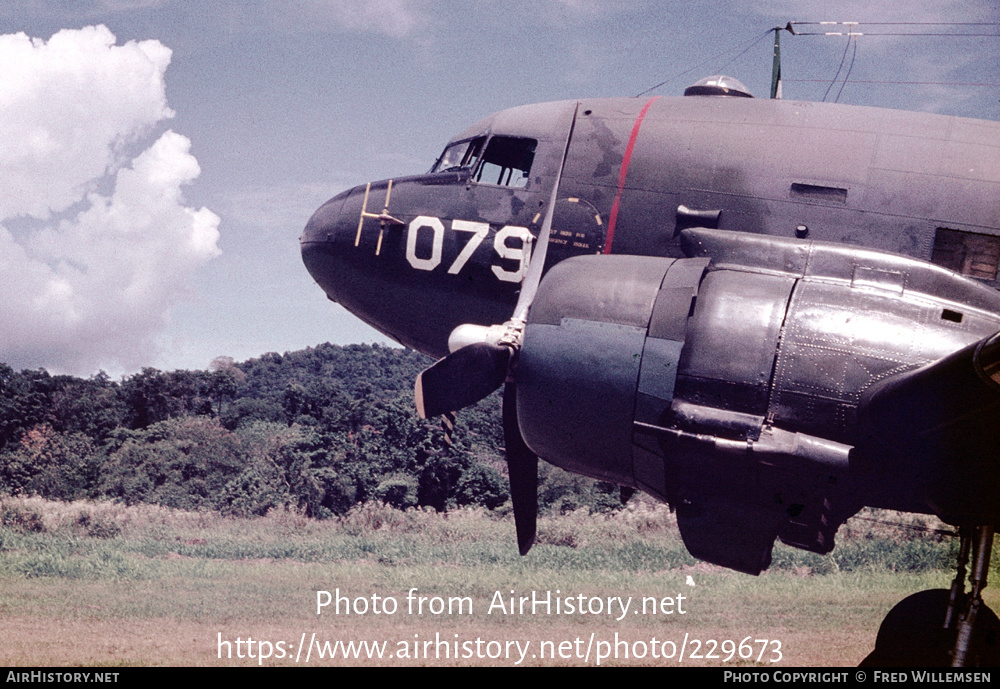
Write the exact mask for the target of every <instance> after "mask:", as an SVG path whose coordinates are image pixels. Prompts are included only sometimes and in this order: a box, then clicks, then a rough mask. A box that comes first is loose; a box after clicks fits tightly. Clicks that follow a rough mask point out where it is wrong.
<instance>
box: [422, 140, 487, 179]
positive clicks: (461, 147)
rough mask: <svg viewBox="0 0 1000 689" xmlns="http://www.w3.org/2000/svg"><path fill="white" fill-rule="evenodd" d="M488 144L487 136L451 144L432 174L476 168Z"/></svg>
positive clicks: (435, 165)
mask: <svg viewBox="0 0 1000 689" xmlns="http://www.w3.org/2000/svg"><path fill="white" fill-rule="evenodd" d="M484 143H486V137H485V136H479V137H476V138H475V139H466V140H465V141H459V142H457V143H453V144H450V145H449V146H447V147H446V148H445V149H444V153H442V154H441V157H440V158H438V161H437V162H436V163H434V167H432V168H431V172H448V171H449V170H461V169H462V168H466V167H475V165H476V163H478V162H479V154H480V153H482V152H483V144H484Z"/></svg>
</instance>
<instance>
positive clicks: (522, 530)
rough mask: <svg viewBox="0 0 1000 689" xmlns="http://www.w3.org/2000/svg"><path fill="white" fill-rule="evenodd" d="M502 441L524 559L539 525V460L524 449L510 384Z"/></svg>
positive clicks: (505, 393) (510, 383)
mask: <svg viewBox="0 0 1000 689" xmlns="http://www.w3.org/2000/svg"><path fill="white" fill-rule="evenodd" d="M503 437H504V444H505V445H506V446H507V473H508V475H509V476H510V502H511V504H512V505H513V506H514V528H515V529H516V531H517V549H518V550H519V551H520V552H521V555H527V554H528V551H529V550H531V546H532V545H533V544H534V542H535V533H536V530H537V524H538V456H537V455H536V454H535V453H534V452H532V451H531V450H529V449H528V446H527V445H525V443H524V438H522V437H521V430H520V429H519V428H518V427H517V384H516V383H514V382H513V381H508V382H507V384H506V385H505V386H504V389H503Z"/></svg>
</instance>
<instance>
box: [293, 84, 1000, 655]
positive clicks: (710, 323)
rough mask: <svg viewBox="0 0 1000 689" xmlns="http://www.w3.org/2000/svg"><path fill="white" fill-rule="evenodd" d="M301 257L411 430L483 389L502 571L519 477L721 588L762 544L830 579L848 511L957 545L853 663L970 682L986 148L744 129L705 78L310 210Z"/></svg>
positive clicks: (998, 157)
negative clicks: (666, 542)
mask: <svg viewBox="0 0 1000 689" xmlns="http://www.w3.org/2000/svg"><path fill="white" fill-rule="evenodd" d="M301 248H302V257H303V260H304V262H305V264H306V266H307V267H308V269H309V272H310V273H311V274H312V276H313V277H314V278H315V280H316V281H317V282H318V283H319V285H320V286H321V287H322V288H323V290H324V291H325V292H326V294H327V295H328V296H329V298H330V299H332V300H334V301H336V302H339V303H340V304H342V305H343V306H345V307H346V308H347V309H349V310H350V311H352V312H353V313H354V314H356V315H357V316H359V317H360V318H361V319H363V320H364V321H366V322H367V323H369V324H371V325H372V326H374V327H376V328H378V329H379V330H381V331H382V332H384V333H385V334H387V335H389V336H390V337H392V338H394V339H396V340H397V341H399V342H401V343H403V344H404V345H407V346H409V347H412V348H414V349H417V350H419V351H421V352H424V353H426V354H429V355H431V356H434V357H442V358H441V359H440V361H438V362H437V363H436V364H434V365H433V366H431V367H430V368H429V369H427V370H426V371H425V372H424V373H422V374H421V376H420V379H419V380H418V381H417V384H416V401H417V408H418V411H419V413H420V414H421V416H423V417H425V418H427V417H434V416H437V415H442V414H445V415H447V414H450V413H451V412H454V411H456V410H458V409H461V408H462V407H465V406H467V405H469V404H472V403H474V402H476V401H478V400H479V399H481V398H483V397H485V396H486V395H488V394H489V393H490V392H492V391H493V390H495V389H497V388H498V387H500V386H501V385H504V386H505V389H504V402H503V424H504V430H505V436H506V441H507V456H508V464H509V469H510V481H511V494H512V501H513V505H514V511H515V521H516V529H517V538H518V543H519V546H520V549H521V552H522V553H526V552H527V550H528V548H530V547H531V543H532V541H533V539H534V535H535V510H536V482H537V458H539V457H540V458H542V459H544V460H545V461H548V462H551V463H552V464H555V465H558V466H560V467H563V468H565V469H568V470H569V471H573V472H577V473H580V474H584V475H587V476H591V477H594V478H598V479H601V480H604V481H610V482H614V483H616V484H619V485H621V486H624V487H627V488H631V489H638V490H642V491H645V492H646V493H649V494H650V495H653V496H655V497H657V498H659V499H661V500H664V501H667V502H668V503H669V504H670V505H672V506H673V507H674V508H676V513H677V522H678V525H679V528H680V533H681V536H682V538H683V540H684V543H685V545H686V546H687V548H688V550H689V551H690V552H691V554H692V555H694V556H695V557H698V558H700V559H703V560H707V561H708V562H712V563H715V564H718V565H722V566H725V567H730V568H733V569H736V570H739V571H742V572H748V573H751V574H757V573H759V572H761V571H762V570H764V569H766V568H767V567H768V565H769V564H770V560H771V549H772V546H773V544H774V541H775V539H780V540H781V541H782V542H784V543H787V544H789V545H792V546H795V547H798V548H803V549H806V550H810V551H813V552H817V553H827V552H830V551H831V550H832V549H833V547H834V535H835V534H836V532H837V529H838V527H839V526H840V525H841V524H842V523H843V522H844V521H845V520H846V519H848V518H849V517H850V516H852V515H854V514H855V513H856V512H857V511H858V510H859V509H860V508H862V507H864V506H873V507H880V508H888V509H893V510H903V511H910V512H918V513H927V514H935V515H937V516H939V517H940V518H941V519H942V520H944V521H945V522H947V523H948V524H952V525H955V526H957V527H959V532H960V534H961V549H960V555H959V561H958V565H957V568H956V570H957V575H956V577H955V581H954V584H953V585H952V589H951V591H947V590H941V591H929V592H923V593H921V594H916V595H915V596H911V597H910V598H908V599H907V600H906V601H904V602H903V603H901V604H900V605H899V606H897V608H895V609H894V610H893V612H892V613H890V615H889V616H888V617H887V618H886V620H885V622H884V623H883V626H882V631H881V632H880V634H879V641H878V643H877V645H876V651H875V652H874V653H873V654H872V656H870V657H869V659H868V661H869V662H873V663H893V662H913V661H914V659H916V660H917V662H919V663H921V664H926V663H928V662H940V663H953V664H956V665H963V664H974V663H993V662H996V661H997V660H998V659H1000V655H998V651H997V646H998V645H1000V633H998V632H1000V624H998V623H997V618H996V616H995V615H993V613H992V612H991V611H990V610H989V609H988V608H986V606H985V605H983V603H982V599H981V595H980V592H981V589H982V588H983V587H984V586H985V585H986V573H987V570H988V566H989V561H990V552H991V545H992V542H993V531H994V528H995V526H996V525H997V524H998V523H1000V464H998V456H997V450H998V448H1000V292H998V291H997V288H998V287H1000V281H998V268H1000V123H997V122H986V121H979V120H970V119H961V118H957V117H945V116H940V115H933V114H925V113H913V112H898V111H892V110H884V109H877V108H869V107H854V106H846V105H835V104H823V103H808V102H793V101H787V100H773V99H757V98H753V97H752V96H751V94H750V93H749V92H748V91H747V90H746V88H745V87H744V86H743V85H742V84H740V83H739V82H738V81H736V80H735V79H732V78H730V77H723V76H717V77H709V78H707V79H704V80H702V81H700V82H698V83H697V84H695V85H693V86H691V87H689V88H688V89H687V90H686V91H685V95H684V97H653V98H602V99H594V100H578V101H563V102H554V103H542V104H536V105H526V106H523V107H516V108H512V109H510V110H505V111H502V112H499V113H496V114H494V115H492V116H490V117H487V118H486V119H484V120H482V121H480V122H477V123H476V124H474V125H472V126H471V127H469V128H468V129H466V130H465V131H463V132H461V133H460V134H459V135H458V136H456V137H455V138H454V139H452V140H451V141H450V142H449V143H448V144H447V145H446V146H445V148H444V151H443V152H442V153H441V156H440V158H438V160H437V161H436V162H435V163H434V165H433V166H432V167H431V169H430V172H428V173H427V174H423V175H417V176H410V177H399V178H394V179H390V180H384V181H380V182H372V183H369V184H365V185H362V186H358V187H355V188H353V189H350V190H348V191H345V192H343V193H341V194H338V195H337V196H335V197H334V198H332V199H331V200H330V201H328V202H327V203H325V204H324V205H323V206H322V207H321V208H320V209H319V210H317V211H316V213H315V214H314V215H313V217H312V219H311V220H310V221H309V223H308V225H307V226H306V228H305V232H304V233H303V235H302V237H301ZM543 276H544V278H543ZM970 559H971V574H970V576H969V580H970V590H969V591H966V581H965V579H966V568H967V565H969V561H970ZM914 629H919V633H914V631H913V630H914ZM907 652H909V653H910V655H907Z"/></svg>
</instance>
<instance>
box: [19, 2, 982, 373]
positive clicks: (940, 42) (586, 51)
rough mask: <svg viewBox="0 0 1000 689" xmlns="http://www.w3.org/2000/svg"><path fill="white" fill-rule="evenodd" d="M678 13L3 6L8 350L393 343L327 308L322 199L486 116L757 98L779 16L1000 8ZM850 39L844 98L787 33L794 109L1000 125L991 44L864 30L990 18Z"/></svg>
mask: <svg viewBox="0 0 1000 689" xmlns="http://www.w3.org/2000/svg"><path fill="white" fill-rule="evenodd" d="M671 5H673V4H667V3H661V2H655V1H648V2H647V1H644V0H636V1H634V2H612V1H605V2H602V1H600V0H538V1H536V2H516V1H515V2H503V3H498V2H485V1H481V0H465V1H437V2H430V1H429V0H368V1H363V0H289V1H285V2H277V1H272V0H256V1H254V2H246V1H242V0H241V1H236V0H217V1H215V2H185V1H181V0H76V1H73V2H53V1H51V0H45V1H42V0H37V1H29V2H18V1H15V2H9V3H5V4H4V5H3V6H2V7H0V34H4V35H5V36H4V41H0V47H3V46H6V48H5V49H0V62H3V61H6V63H7V64H0V87H2V88H0V122H5V123H8V124H0V162H2V163H4V164H5V165H6V167H7V175H8V182H7V184H6V185H3V186H5V187H6V189H7V191H6V192H5V191H3V190H0V216H2V217H0V245H2V246H0V249H2V251H0V269H2V270H3V273H0V274H3V275H4V277H3V278H2V279H3V281H4V282H3V283H0V284H4V286H5V287H6V291H7V294H8V298H7V299H6V301H7V302H8V303H7V305H6V306H2V307H0V321H3V323H2V324H0V360H4V361H7V362H8V363H10V364H11V365H13V366H15V367H18V368H20V367H45V368H47V369H49V370H50V371H53V372H69V373H74V374H79V375H89V374H92V373H94V372H96V371H97V370H98V369H104V370H106V371H108V372H109V373H112V374H113V375H121V374H124V373H130V372H133V371H136V370H138V369H139V368H141V367H143V366H153V367H157V368H160V369H165V370H170V369H176V368H205V367H207V366H208V365H209V363H210V362H211V360H212V359H213V358H214V357H216V356H232V357H234V358H236V359H237V360H241V359H245V358H248V357H252V356H257V355H260V354H262V353H264V352H268V351H277V352H284V351H288V350H294V349H301V348H303V347H306V346H311V345H316V344H319V343H321V342H326V341H330V342H334V343H337V344H347V343H353V342H372V341H385V340H384V339H383V338H382V337H381V336H380V335H379V334H378V333H377V332H375V331H373V330H371V329H369V328H368V327H367V326H365V325H363V324H362V323H360V322H359V321H358V320H357V319H355V318H354V317H353V316H351V315H350V314H347V313H346V312H345V311H343V309H341V308H340V307H339V306H337V305H334V304H332V303H330V302H328V301H327V300H326V299H325V297H324V295H323V293H322V291H321V290H320V289H319V288H318V287H317V286H316V285H315V284H314V283H313V282H312V280H311V278H310V277H309V275H308V274H307V273H306V271H305V269H304V268H303V266H302V263H301V260H300V259H299V253H298V241H297V238H298V236H299V234H300V232H301V230H302V228H303V226H304V225H305V222H306V220H308V218H309V216H310V215H311V213H312V211H313V210H315V208H316V207H318V206H319V205H320V204H321V203H322V202H323V201H324V200H326V199H327V198H329V197H330V196H333V195H334V194H336V193H337V192H339V191H341V190H343V189H345V188H348V187H350V186H353V185H355V184H359V183H364V182H366V181H369V180H374V179H381V178H385V177H390V176H399V175H402V174H412V173H419V172H424V171H426V170H427V169H428V168H429V166H430V165H431V163H432V162H433V160H434V159H435V157H436V156H437V154H438V153H439V152H440V150H441V148H442V147H443V145H444V143H445V142H446V141H447V140H448V139H449V138H450V137H451V136H452V135H454V134H455V133H456V132H458V131H460V130H461V129H463V128H465V127H466V126H467V125H468V124H471V123H472V122H474V121H476V120H478V119H480V118H482V117H484V116H486V115H488V114H489V113H491V112H494V111H496V110H500V109H503V108H506V107H511V106H514V105H519V104H522V103H529V102H536V101H544V100H558V99H564V98H574V97H600V96H621V95H625V96H633V95H636V94H637V93H639V92H641V91H644V90H645V89H648V88H650V87H652V86H654V85H655V84H658V83H659V82H662V81H665V80H666V81H667V83H666V84H664V85H663V86H662V87H660V88H659V89H657V90H656V93H660V94H663V95H679V94H680V92H681V91H682V90H683V88H684V87H685V86H686V85H688V84H690V83H692V82H694V81H696V80H697V79H698V78H700V77H702V76H706V75H709V74H714V73H718V72H724V73H727V74H731V75H732V76H734V77H736V78H737V79H740V80H741V81H743V82H744V83H745V84H747V86H749V87H750V90H751V91H752V92H754V94H755V95H757V96H758V97H763V96H766V95H767V93H768V88H769V81H770V73H771V48H770V45H771V40H772V39H771V38H770V37H769V36H766V35H765V34H766V32H767V30H768V29H769V28H771V27H773V26H776V25H784V24H786V23H787V22H788V21H816V20H837V21H847V20H853V21H862V22H945V21H948V22H966V23H997V22H1000V9H998V8H997V6H996V4H995V2H992V1H984V0H973V1H972V2H940V1H931V0H916V1H915V2H909V3H888V2H864V3H862V2H859V1H856V0H850V1H848V2H842V3H829V2H818V1H816V0H805V1H799V0H796V1H795V2H792V1H791V0H771V1H764V2H754V3H734V2H711V3H707V2H697V1H695V2H687V3H676V7H672V6H671ZM98 26H103V27H106V30H105V29H96V28H92V29H88V30H87V31H81V29H84V28H85V27H98ZM802 28H803V29H806V28H807V27H802ZM64 30H70V31H65V32H64V33H61V34H60V33H59V32H61V31H64ZM863 30H864V31H865V32H866V33H867V34H868V35H866V36H863V37H862V38H860V39H858V43H857V53H856V57H855V59H854V66H853V69H852V71H851V79H850V82H849V83H847V84H846V86H844V87H843V89H842V90H841V87H840V85H839V84H837V85H835V86H833V88H830V85H831V82H832V80H833V78H834V75H835V74H836V73H837V69H838V66H839V65H840V64H841V60H842V59H844V70H845V71H846V67H847V64H849V63H850V60H851V57H852V52H853V50H852V51H848V52H847V54H846V58H844V55H845V47H846V46H847V42H846V40H847V39H843V38H823V37H809V36H791V35H789V34H787V33H784V34H782V54H783V57H784V62H783V74H784V76H785V78H786V81H785V84H784V96H785V98H788V99H800V100H822V99H823V97H824V94H825V93H826V92H827V90H828V88H830V92H829V95H828V96H827V98H828V100H832V99H833V98H834V97H835V96H836V95H837V94H838V93H839V96H840V98H839V100H840V102H842V103H851V104H860V105H876V106H882V107H895V108H903V109H910V110H926V111H933V112H940V113H944V114H953V115H960V116H966V117H979V118H983V119H992V120H997V119H1000V88H998V87H997V86H996V85H993V86H983V85H980V84H984V83H993V84H995V83H996V82H1000V76H997V75H1000V39H998V38H984V37H954V36H951V37H931V36H927V37H923V38H915V37H899V36H875V35H871V34H873V33H885V32H900V31H912V32H930V33H993V34H996V33H1000V27H998V26H992V27H990V26H971V25H969V26H964V27H944V26H930V25H922V26H914V25H910V26H885V25H876V24H869V25H866V26H864V27H863ZM22 32H23V33H24V34H25V36H22V37H20V38H18V37H16V36H15V35H16V34H18V33H22ZM54 35H58V36H61V38H60V40H59V41H55V43H57V44H59V45H62V46H63V48H64V49H62V50H61V51H57V50H55V49H54V48H53V44H54V39H53V36H54ZM109 36H111V37H113V38H109ZM29 38H33V39H36V40H34V41H30V40H28V39H29ZM755 41H756V43H755ZM851 48H852V49H853V46H851ZM744 50H745V52H741V51H744ZM15 67H16V68H17V69H15ZM21 68H23V73H21V72H19V71H18V70H19V69H21ZM682 73H684V74H682ZM4 74H8V75H10V74H18V75H20V76H17V77H8V82H7V83H6V84H4V83H2V82H3V79H4V77H3V76H2V75H4ZM676 75H681V76H676ZM671 77H675V78H671ZM890 81H905V82H919V83H910V84H889V83H880V82H890ZM12 94H13V95H12ZM5 148H6V149H7V150H6V152H5V150H4V149H5ZM4 193H7V194H8V198H7V199H4V198H3V194H4ZM3 255H6V258H2V256H3Z"/></svg>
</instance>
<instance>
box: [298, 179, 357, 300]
mask: <svg viewBox="0 0 1000 689" xmlns="http://www.w3.org/2000/svg"><path fill="white" fill-rule="evenodd" d="M355 191H356V189H349V190H347V191H345V192H343V193H341V194H338V195H337V196H334V197H333V198H332V199H330V200H329V201H327V202H326V203H324V204H323V205H322V206H320V207H319V208H318V209H317V210H316V212H315V213H313V215H312V217H311V218H309V222H308V223H306V227H305V230H304V231H303V232H302V236H301V237H299V244H300V248H301V251H302V261H303V263H305V265H306V268H307V269H308V270H309V274H310V275H312V277H313V279H314V280H315V281H316V282H317V283H319V285H320V287H322V288H323V290H324V291H325V292H326V294H327V296H328V297H329V298H330V299H332V300H333V301H336V302H341V301H342V298H341V295H339V291H340V288H342V286H343V285H342V277H343V272H344V268H345V266H343V265H342V259H343V258H344V257H345V250H346V248H347V247H348V246H351V247H353V244H354V235H355V233H356V231H357V226H358V219H359V215H360V210H361V209H360V205H361V202H360V201H358V202H357V204H352V203H351V202H350V199H351V197H352V196H354V195H356V194H355ZM353 205H357V206H358V208H357V209H353Z"/></svg>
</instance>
